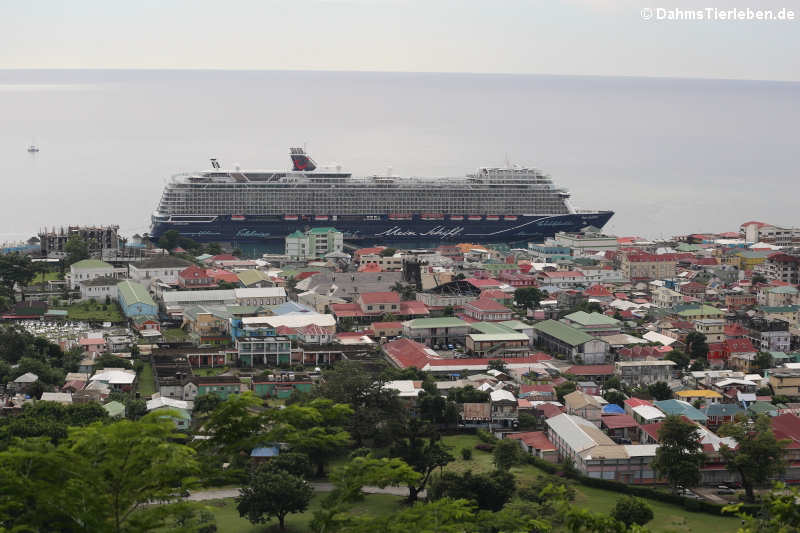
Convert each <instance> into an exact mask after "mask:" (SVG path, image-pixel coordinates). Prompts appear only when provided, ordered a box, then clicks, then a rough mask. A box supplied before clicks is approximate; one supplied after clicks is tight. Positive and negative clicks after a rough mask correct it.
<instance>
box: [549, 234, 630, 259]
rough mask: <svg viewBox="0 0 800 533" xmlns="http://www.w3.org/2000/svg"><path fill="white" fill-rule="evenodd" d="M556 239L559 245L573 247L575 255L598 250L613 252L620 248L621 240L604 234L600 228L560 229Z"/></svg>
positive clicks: (579, 255) (583, 254) (578, 255)
mask: <svg viewBox="0 0 800 533" xmlns="http://www.w3.org/2000/svg"><path fill="white" fill-rule="evenodd" d="M595 229H596V228H595ZM554 241H555V243H556V244H557V245H559V246H564V247H566V248H569V249H571V250H572V255H574V256H575V257H581V256H585V255H589V254H591V253H597V252H608V251H612V252H613V251H616V250H617V249H619V242H618V241H617V238H616V237H615V236H613V235H604V234H602V233H600V232H599V230H598V231H587V232H582V233H567V232H563V231H559V232H558V233H556V235H555V237H554Z"/></svg>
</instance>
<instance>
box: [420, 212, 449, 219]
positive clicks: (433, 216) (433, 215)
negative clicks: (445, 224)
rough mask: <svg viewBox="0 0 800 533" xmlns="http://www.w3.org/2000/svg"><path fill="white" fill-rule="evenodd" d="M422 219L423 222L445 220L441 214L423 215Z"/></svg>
mask: <svg viewBox="0 0 800 533" xmlns="http://www.w3.org/2000/svg"><path fill="white" fill-rule="evenodd" d="M420 218H421V219H422V220H444V215H442V214H439V213H423V214H422V215H421V216H420Z"/></svg>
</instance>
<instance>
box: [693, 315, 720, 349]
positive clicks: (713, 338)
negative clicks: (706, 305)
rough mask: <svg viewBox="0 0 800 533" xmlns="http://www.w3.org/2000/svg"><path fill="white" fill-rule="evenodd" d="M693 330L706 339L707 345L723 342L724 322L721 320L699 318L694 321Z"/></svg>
mask: <svg viewBox="0 0 800 533" xmlns="http://www.w3.org/2000/svg"><path fill="white" fill-rule="evenodd" d="M694 329H695V331H697V332H698V333H702V334H703V335H705V337H706V342H707V343H709V344H710V343H713V342H722V341H724V340H725V320H723V319H721V318H701V319H700V320H695V321H694Z"/></svg>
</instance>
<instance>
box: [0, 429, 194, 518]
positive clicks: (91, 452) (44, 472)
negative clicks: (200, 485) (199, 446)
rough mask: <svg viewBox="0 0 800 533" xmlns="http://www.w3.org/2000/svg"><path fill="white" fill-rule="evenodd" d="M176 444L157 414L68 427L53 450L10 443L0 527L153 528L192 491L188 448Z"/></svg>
mask: <svg viewBox="0 0 800 533" xmlns="http://www.w3.org/2000/svg"><path fill="white" fill-rule="evenodd" d="M181 440H182V436H181V435H180V434H178V433H176V431H175V425H174V423H173V422H172V421H171V420H168V419H164V418H162V417H161V414H159V415H148V416H145V417H143V418H142V419H141V420H139V421H136V422H132V421H130V420H121V421H119V422H115V423H113V424H105V423H103V422H95V423H93V424H90V425H89V426H86V427H82V428H70V430H69V436H68V437H67V438H66V439H65V440H64V441H62V442H61V443H59V445H58V446H57V447H56V446H54V445H53V444H51V443H49V442H47V441H46V440H44V439H25V440H24V441H17V443H15V444H14V445H13V446H11V447H10V448H9V449H8V450H6V451H4V452H2V453H0V473H1V474H0V523H2V524H3V526H4V527H8V528H9V529H14V530H20V531H23V530H24V531H30V530H35V531H54V530H55V531H110V532H115V533H119V532H122V531H152V530H157V529H158V528H159V527H161V526H162V525H163V524H164V522H165V520H166V519H167V518H168V517H170V516H172V515H173V513H174V512H175V508H174V507H173V505H174V503H175V502H177V501H178V500H179V499H180V498H181V493H182V492H183V491H184V490H186V489H187V488H189V487H191V486H193V480H192V478H191V477H190V476H191V475H193V474H194V473H195V472H196V470H197V463H196V461H195V459H194V451H193V450H192V449H191V448H189V447H188V446H186V445H184V444H181V443H180V441H181ZM80 494H84V495H86V494H91V498H83V497H76V495H80ZM156 501H158V502H163V503H164V505H159V506H153V505H151V504H152V503H153V502H156Z"/></svg>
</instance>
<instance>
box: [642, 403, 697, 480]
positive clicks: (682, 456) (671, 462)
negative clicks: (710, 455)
mask: <svg viewBox="0 0 800 533" xmlns="http://www.w3.org/2000/svg"><path fill="white" fill-rule="evenodd" d="M658 439H659V443H660V446H659V447H658V449H657V450H656V457H655V460H654V461H653V463H652V466H653V469H654V470H655V471H656V472H657V473H658V475H659V476H661V477H662V478H666V479H667V481H668V482H669V485H670V487H672V490H673V491H677V488H678V487H679V486H680V487H696V486H697V485H699V484H700V467H701V466H703V462H704V460H705V456H704V454H703V445H702V444H701V443H700V435H699V434H698V432H697V426H695V425H694V424H693V423H691V422H687V421H685V420H684V419H683V418H681V417H679V416H677V415H669V416H667V417H666V418H665V419H664V422H663V423H662V424H661V428H660V429H659V430H658Z"/></svg>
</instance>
